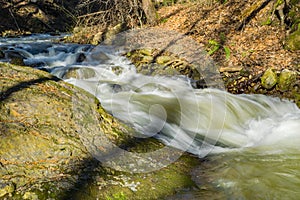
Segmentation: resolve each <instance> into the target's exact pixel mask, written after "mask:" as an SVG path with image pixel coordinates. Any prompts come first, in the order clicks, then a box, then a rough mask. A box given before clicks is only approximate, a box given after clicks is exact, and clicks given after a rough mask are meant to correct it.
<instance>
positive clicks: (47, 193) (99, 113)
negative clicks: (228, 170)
mask: <svg viewBox="0 0 300 200" xmlns="http://www.w3.org/2000/svg"><path fill="white" fill-rule="evenodd" d="M0 91H1V93H0V98H1V103H0V111H1V115H0V183H1V187H0V195H1V197H0V199H7V198H8V197H9V198H10V197H11V198H13V199H82V198H84V199H97V198H99V199H108V198H110V197H114V196H118V195H116V194H119V193H120V194H121V193H122V194H124V195H125V197H126V198H127V199H162V198H164V197H166V196H170V195H172V194H175V193H177V192H180V191H182V190H185V189H187V188H193V187H195V184H194V182H193V181H192V179H191V175H190V174H189V172H190V171H191V170H192V169H193V168H194V167H195V166H198V165H199V163H200V160H199V159H197V158H195V157H193V156H189V155H188V154H184V155H183V156H182V157H181V158H179V159H178V160H176V161H174V162H173V163H172V164H170V165H168V166H165V167H164V168H162V169H160V170H158V171H155V170H154V171H152V172H147V173H131V172H122V171H118V170H116V169H115V168H111V167H105V166H103V165H102V164H101V163H100V162H99V161H98V160H96V159H95V158H94V157H93V156H92V155H91V151H89V150H88V149H89V147H88V145H89V144H87V143H86V140H85V139H91V140H95V134H97V133H98V132H101V133H104V134H105V136H106V137H107V138H108V139H109V140H110V141H111V142H112V143H114V144H116V145H117V146H122V147H124V148H125V149H130V151H132V152H142V153H144V152H148V151H153V150H156V149H160V148H163V147H164V145H163V144H162V143H160V142H159V141H157V140H155V139H151V138H146V139H143V140H141V141H140V140H136V139H134V138H132V137H131V136H130V132H132V131H133V130H132V129H131V128H130V127H128V126H126V125H125V124H123V123H121V122H119V121H118V120H117V119H115V118H113V117H112V116H111V115H110V114H108V113H106V112H105V111H104V109H103V108H102V107H101V105H100V103H99V102H98V101H97V100H96V99H95V98H94V97H93V96H92V95H91V94H89V93H87V92H85V91H83V90H82V89H79V88H76V87H74V86H72V85H70V84H67V83H65V82H63V81H61V80H59V79H58V78H56V77H53V76H52V75H50V74H48V73H46V72H43V71H39V70H36V69H33V68H29V67H20V66H14V65H10V64H0ZM74 100H75V101H74ZM87 113H92V115H87ZM95 119H96V121H94V120H95ZM91 137H92V138H91ZM98 140H99V138H98ZM98 142H99V143H100V144H101V145H103V146H101V148H102V147H104V148H105V146H106V141H104V140H99V141H98ZM174 151H175V152H176V151H177V150H174ZM169 156H170V155H169V154H168V155H162V158H163V160H165V159H166V158H168V157H169ZM157 164H159V163H157ZM145 194H147V195H146V196H145Z"/></svg>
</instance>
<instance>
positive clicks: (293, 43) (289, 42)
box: [285, 29, 300, 51]
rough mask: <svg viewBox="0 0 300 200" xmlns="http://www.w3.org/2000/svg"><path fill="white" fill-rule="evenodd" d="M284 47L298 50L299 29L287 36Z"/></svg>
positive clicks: (299, 48)
mask: <svg viewBox="0 0 300 200" xmlns="http://www.w3.org/2000/svg"><path fill="white" fill-rule="evenodd" d="M285 47H286V48H287V49H289V50H293V51H295V50H300V29H298V30H297V31H295V32H293V33H292V34H290V35H289V36H288V37H287V39H286V45H285Z"/></svg>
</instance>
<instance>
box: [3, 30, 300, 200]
mask: <svg viewBox="0 0 300 200" xmlns="http://www.w3.org/2000/svg"><path fill="white" fill-rule="evenodd" d="M49 38H50V39H51V40H52V39H53V38H51V37H50V36H47V37H37V38H35V37H33V39H32V40H27V39H26V38H25V39H24V38H19V39H17V40H16V39H10V41H7V39H6V40H4V39H2V40H0V47H1V49H2V51H3V52H4V54H5V57H4V58H2V61H9V60H10V57H9V54H10V53H12V52H13V53H18V54H19V55H21V56H22V57H24V63H25V64H26V65H29V66H32V67H35V68H39V69H43V70H47V71H49V72H50V73H52V74H53V75H55V76H57V77H59V78H61V79H63V80H64V81H66V82H69V83H71V84H74V85H76V86H78V87H81V88H83V89H85V90H86V91H88V92H90V93H91V94H93V95H95V96H96V97H97V98H98V99H99V101H100V102H101V104H102V106H103V107H104V108H105V109H106V110H107V111H108V112H109V113H111V114H112V115H113V116H114V117H116V118H118V119H120V120H121V121H123V122H125V123H126V124H129V125H130V126H131V127H133V128H134V129H135V130H137V132H138V134H136V135H134V136H135V137H142V138H145V137H155V138H157V139H159V140H161V141H163V142H164V143H165V144H166V145H169V146H172V147H175V148H178V149H181V150H183V151H188V152H190V153H192V154H195V155H197V156H199V157H200V158H202V157H206V156H210V158H211V160H212V161H211V162H208V164H207V165H208V166H209V167H208V168H206V169H205V170H206V172H205V173H206V174H207V177H208V179H209V180H210V182H211V184H212V185H213V187H214V188H219V189H221V190H224V191H227V192H228V191H229V193H226V192H225V193H226V195H225V196H226V197H229V198H230V199H232V198H233V199H244V198H246V199H247V198H252V197H257V198H259V199H265V198H267V199H269V198H281V197H283V193H284V192H291V193H290V194H291V195H288V197H289V199H292V198H293V197H295V196H293V195H296V197H299V195H300V194H298V192H295V190H296V189H297V187H298V186H300V167H299V165H298V164H297V163H298V162H299V157H300V156H299V155H300V151H299V150H300V145H299V144H300V110H299V108H298V107H297V106H296V105H295V104H294V103H292V102H290V101H287V100H281V99H278V98H272V97H268V96H264V95H246V94H242V95H232V94H229V93H227V92H226V91H224V90H221V89H217V88H207V89H195V88H193V86H192V83H191V80H190V79H188V78H186V77H183V76H174V77H169V76H146V75H142V74H139V73H138V72H137V71H136V68H135V66H134V65H133V64H132V63H130V61H129V60H128V59H127V58H126V57H124V56H122V53H123V52H121V51H118V50H116V49H114V48H113V47H112V46H108V45H102V46H97V47H93V46H91V45H78V44H61V43H55V42H50V41H51V40H49ZM54 39H57V38H54ZM25 41H26V42H25ZM82 58H84V59H82ZM74 72H75V73H74ZM74 74H75V75H74ZM224 163H225V164H224ZM268 169H270V170H271V172H269V171H268ZM194 173H195V177H197V175H199V174H201V173H203V169H199V171H196V172H194ZM218 177H219V178H218ZM254 177H255V178H254ZM281 178H282V179H281ZM196 182H197V181H196ZM285 183H286V185H285ZM257 188H259V189H257ZM276 188H277V189H276ZM278 188H280V189H278ZM298 188H299V187H298ZM256 190H257V191H259V194H258V193H257V194H256V193H255V191H256ZM201 194H202V193H201ZM212 195H213V194H212ZM296 199H297V198H296Z"/></svg>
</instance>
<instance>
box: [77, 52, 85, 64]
mask: <svg viewBox="0 0 300 200" xmlns="http://www.w3.org/2000/svg"><path fill="white" fill-rule="evenodd" d="M85 59H86V56H85V54H84V53H79V55H78V57H77V59H76V62H78V63H82V62H83V61H84V60H85Z"/></svg>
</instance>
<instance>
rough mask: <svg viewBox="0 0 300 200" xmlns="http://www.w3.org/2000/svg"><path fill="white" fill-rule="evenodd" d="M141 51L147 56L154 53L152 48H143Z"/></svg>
mask: <svg viewBox="0 0 300 200" xmlns="http://www.w3.org/2000/svg"><path fill="white" fill-rule="evenodd" d="M140 53H141V54H143V55H145V56H151V55H152V51H151V49H141V50H140Z"/></svg>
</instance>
